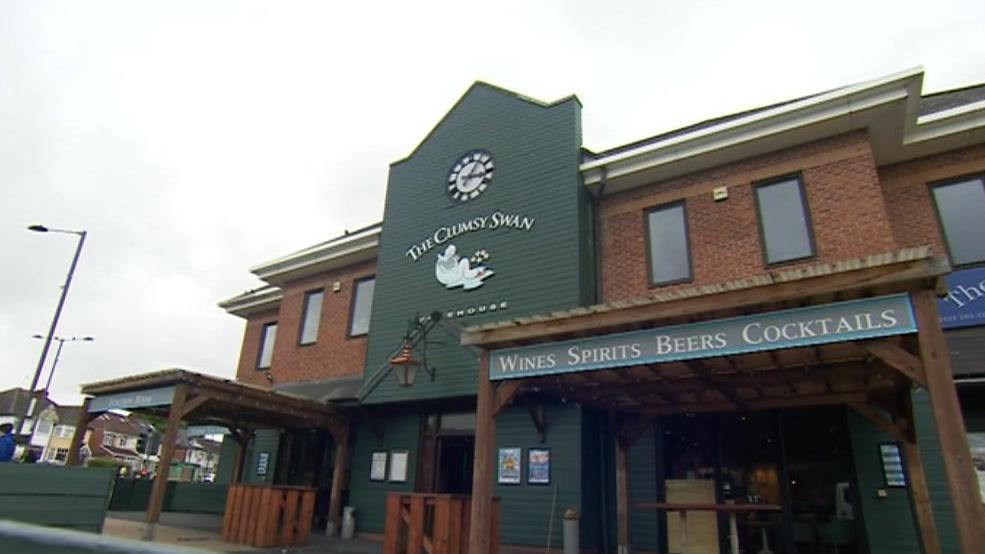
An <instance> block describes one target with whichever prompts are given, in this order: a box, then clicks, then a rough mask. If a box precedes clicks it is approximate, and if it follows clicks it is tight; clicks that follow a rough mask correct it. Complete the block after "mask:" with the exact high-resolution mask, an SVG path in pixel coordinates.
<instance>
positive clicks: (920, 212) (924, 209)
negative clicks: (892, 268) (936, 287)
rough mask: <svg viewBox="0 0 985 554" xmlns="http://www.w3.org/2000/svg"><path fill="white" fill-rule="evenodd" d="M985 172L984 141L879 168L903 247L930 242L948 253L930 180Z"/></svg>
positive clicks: (940, 252) (890, 210)
mask: <svg viewBox="0 0 985 554" xmlns="http://www.w3.org/2000/svg"><path fill="white" fill-rule="evenodd" d="M983 173H985V145H980V146H974V147H971V148H963V149H961V150H953V151H951V152H947V153H945V154H940V155H937V156H928V157H926V158H920V159H918V160H912V161H909V162H903V163H899V164H895V165H890V166H885V167H881V168H879V179H880V180H881V181H882V184H883V189H884V190H885V194H886V204H887V206H888V207H889V217H890V221H891V223H892V225H893V234H894V235H895V236H896V242H898V243H899V245H900V246H901V247H908V246H921V245H927V244H929V245H931V246H933V248H934V253H935V254H938V255H946V254H947V252H946V250H945V248H944V240H943V237H942V235H941V231H940V226H939V225H938V222H937V214H936V213H935V211H934V205H933V198H932V197H931V195H930V187H929V186H928V184H929V183H935V182H940V181H947V180H949V179H953V178H956V177H961V176H964V175H969V174H978V175H981V174H983Z"/></svg>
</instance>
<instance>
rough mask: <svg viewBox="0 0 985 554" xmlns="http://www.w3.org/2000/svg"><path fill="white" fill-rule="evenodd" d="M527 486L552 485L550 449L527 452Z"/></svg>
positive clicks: (536, 449) (532, 449)
mask: <svg viewBox="0 0 985 554" xmlns="http://www.w3.org/2000/svg"><path fill="white" fill-rule="evenodd" d="M527 484H528V485H550V484H551V449H550V448H531V449H529V450H527Z"/></svg>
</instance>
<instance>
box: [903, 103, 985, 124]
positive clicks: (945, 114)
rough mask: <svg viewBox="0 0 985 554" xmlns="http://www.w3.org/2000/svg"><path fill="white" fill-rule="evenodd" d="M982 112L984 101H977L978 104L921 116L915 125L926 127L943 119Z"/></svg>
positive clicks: (984, 109)
mask: <svg viewBox="0 0 985 554" xmlns="http://www.w3.org/2000/svg"><path fill="white" fill-rule="evenodd" d="M978 111H983V112H985V100H979V101H978V102H972V103H970V104H965V105H963V106H957V107H955V108H951V109H949V110H941V111H939V112H934V113H931V114H927V115H922V116H920V117H918V118H917V125H926V124H929V123H937V122H938V121H942V120H945V119H950V118H952V117H960V116H963V115H970V114H972V113H974V112H978Z"/></svg>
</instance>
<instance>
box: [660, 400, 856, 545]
mask: <svg viewBox="0 0 985 554" xmlns="http://www.w3.org/2000/svg"><path fill="white" fill-rule="evenodd" d="M660 430H661V433H660V435H659V436H660V437H661V440H662V441H663V444H662V445H661V446H662V452H663V467H664V468H665V469H664V479H663V482H662V489H663V490H661V491H659V492H658V494H661V495H663V497H664V498H665V500H666V502H668V503H695V504H725V503H736V504H755V505H757V506H756V507H757V509H756V510H749V511H745V512H739V513H737V515H736V516H735V518H734V525H735V534H736V538H737V542H738V552H733V553H732V554H740V553H741V554H749V553H752V554H755V553H759V552H778V553H780V552H783V553H790V554H815V553H827V552H839V553H842V554H853V553H855V552H858V548H857V541H856V538H855V519H854V518H855V517H856V516H858V515H859V514H857V513H855V512H856V510H857V509H858V508H857V506H858V503H857V502H853V501H852V498H853V496H854V495H853V492H852V488H853V487H852V486H851V484H852V483H853V481H854V478H853V476H854V466H853V462H852V460H853V457H852V454H851V445H850V442H849V438H848V437H849V435H848V429H847V425H846V422H845V415H844V410H843V409H842V408H840V407H831V408H804V409H793V410H783V411H758V412H745V413H722V414H686V415H679V416H671V417H662V418H661V419H660ZM658 487H661V484H658ZM661 517H665V518H666V527H665V528H666V529H667V531H666V544H667V547H668V550H667V551H669V552H672V553H673V552H680V548H679V545H678V542H679V541H678V537H679V530H678V529H679V527H678V525H679V522H678V515H677V514H676V513H669V514H665V515H662V516H661ZM687 525H688V535H689V537H692V539H691V540H692V541H700V543H698V542H691V544H689V550H690V552H701V553H705V554H724V553H727V552H731V549H732V547H731V543H732V533H733V531H732V525H733V520H731V519H730V517H729V515H728V514H726V513H718V514H716V513H713V512H691V513H688V515H687Z"/></svg>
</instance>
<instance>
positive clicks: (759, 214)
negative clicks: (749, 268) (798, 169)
mask: <svg viewBox="0 0 985 554" xmlns="http://www.w3.org/2000/svg"><path fill="white" fill-rule="evenodd" d="M789 181H793V182H795V183H797V189H798V190H799V191H800V207H801V209H802V210H803V211H804V223H805V224H806V225H807V243H808V245H809V246H810V254H807V255H806V256H799V257H797V258H790V259H786V260H781V261H778V262H771V261H770V259H769V249H768V248H767V246H766V229H765V227H764V226H763V209H762V206H761V205H760V201H759V189H761V188H763V187H768V186H770V185H778V184H780V183H785V182H789ZM752 194H753V203H754V204H755V205H756V227H757V228H758V229H759V247H760V248H759V251H760V254H761V255H762V257H763V265H764V266H766V267H777V266H782V265H786V264H793V263H798V262H802V261H804V260H809V259H811V258H816V257H817V240H816V239H815V237H814V218H813V217H812V215H811V206H810V203H809V202H808V201H807V186H806V184H805V183H804V176H803V175H802V174H800V173H791V174H788V175H783V176H780V177H772V178H770V179H767V180H763V181H758V182H755V183H753V185H752Z"/></svg>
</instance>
